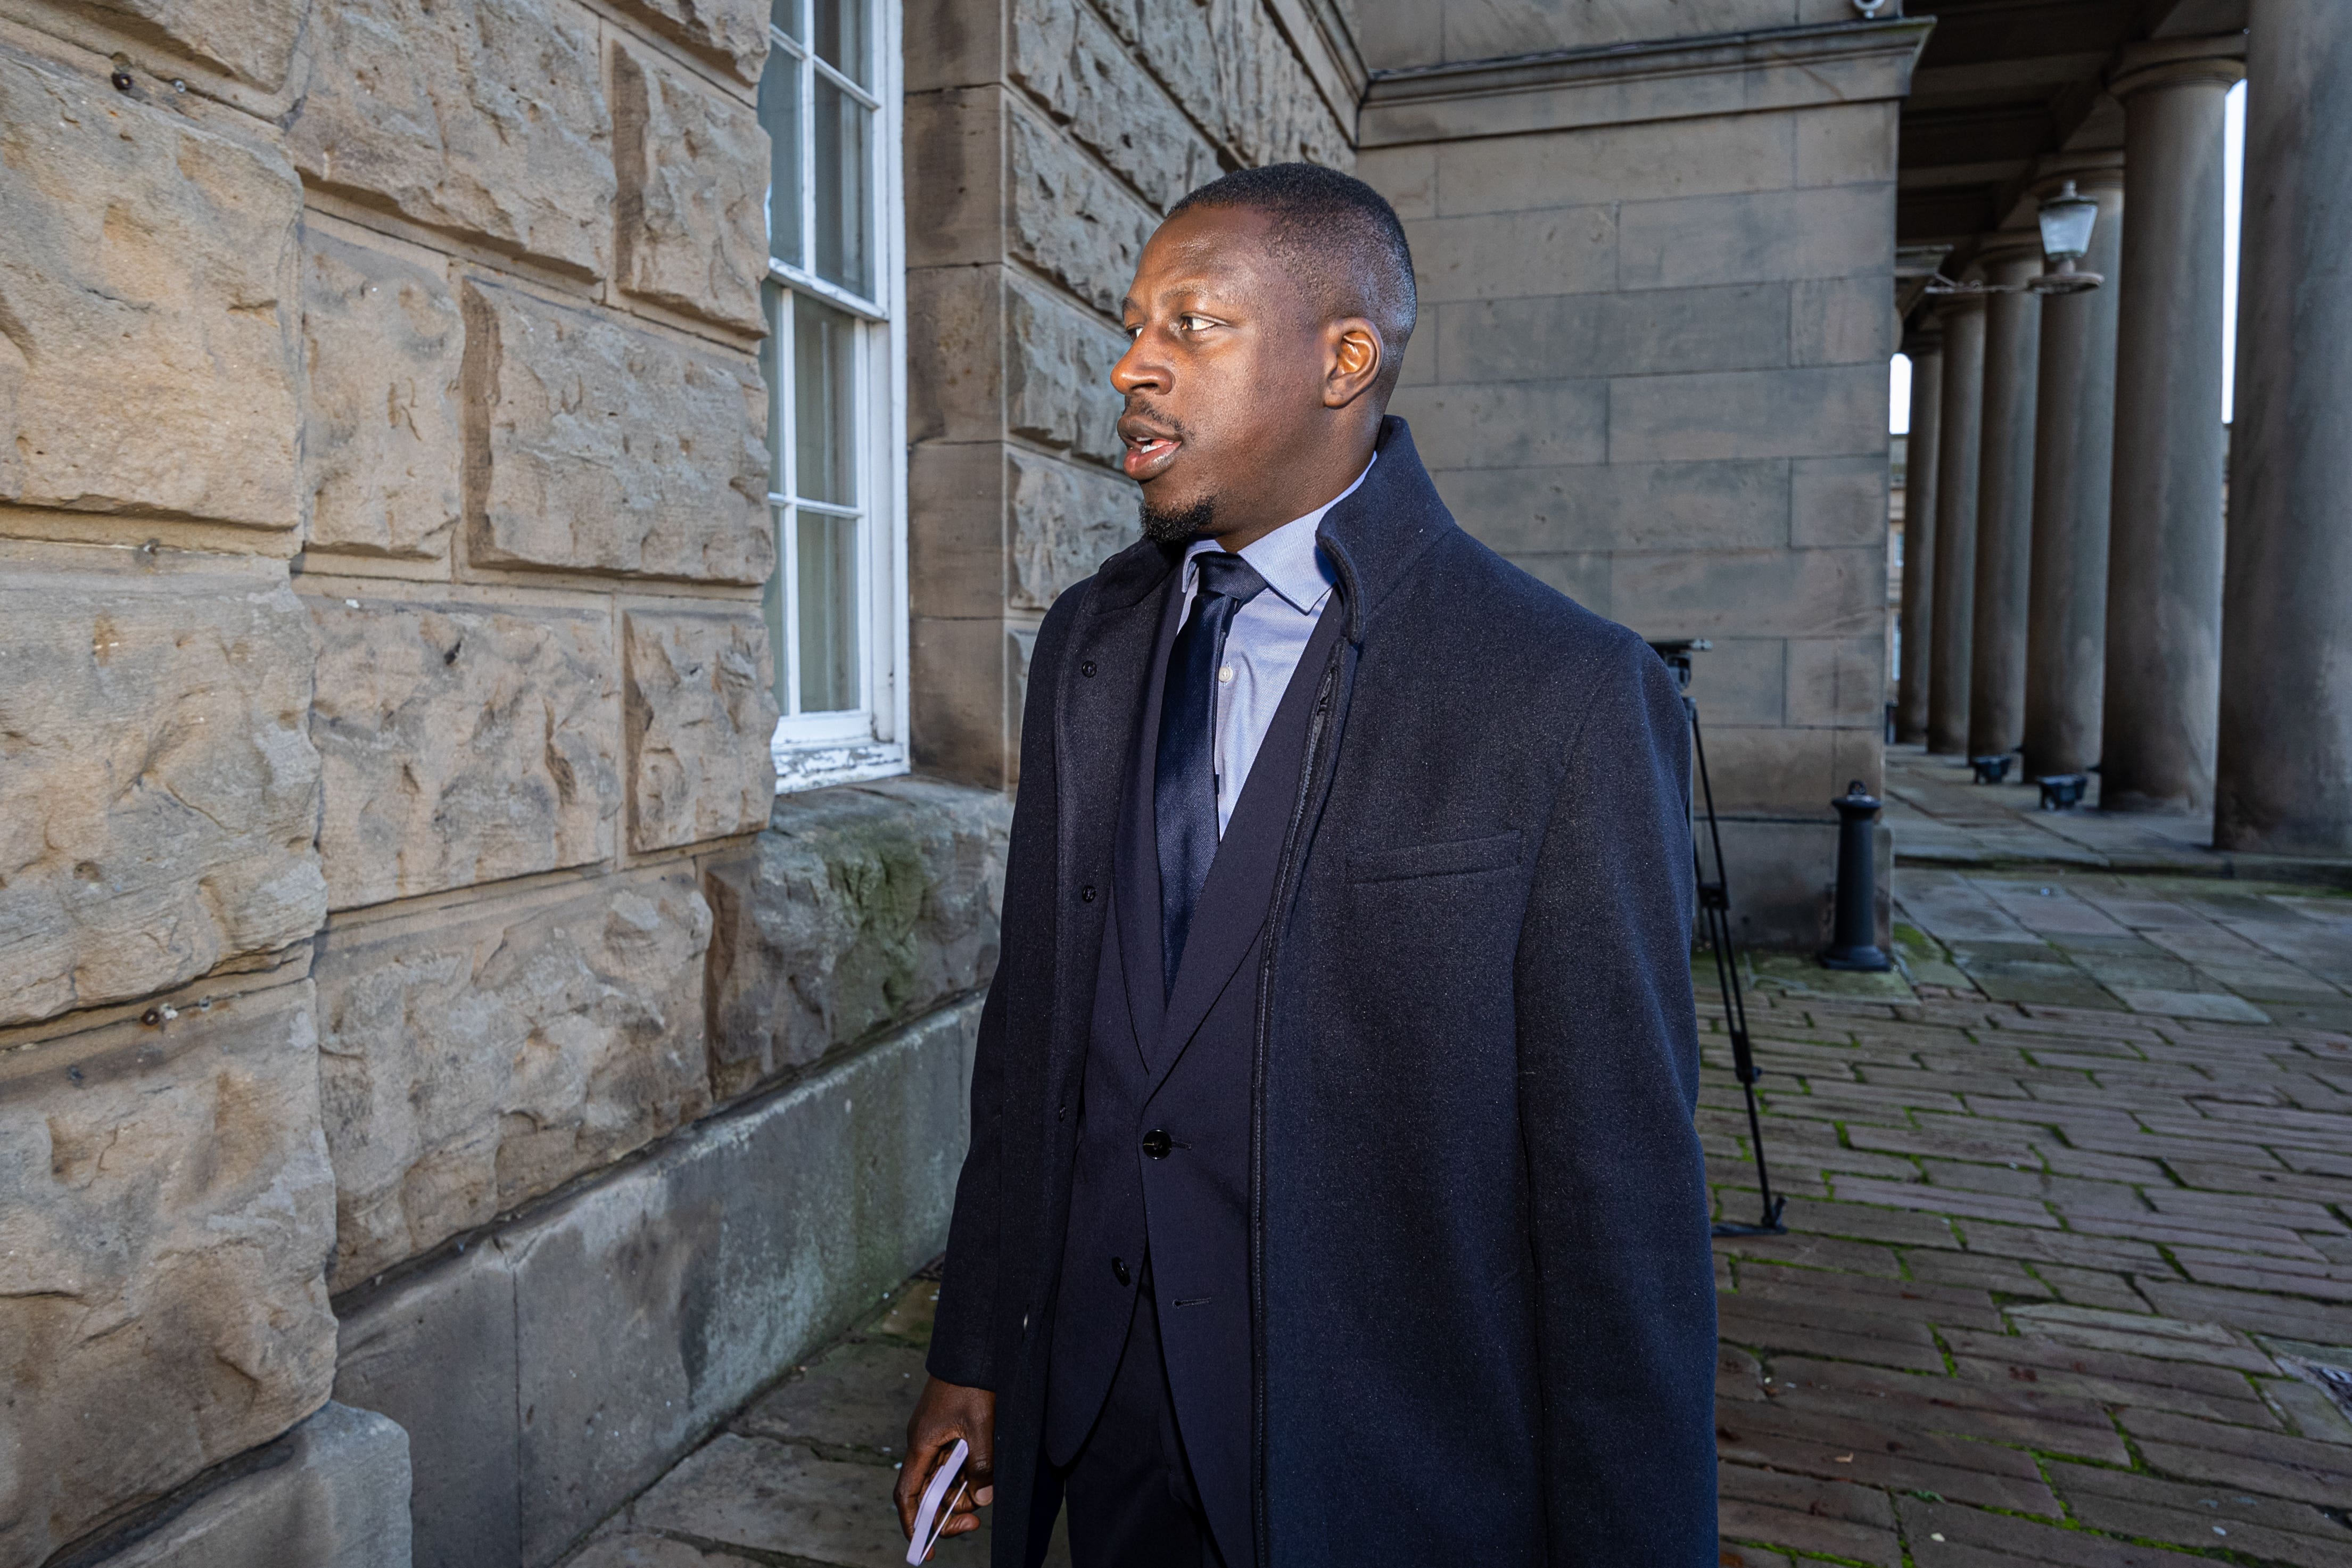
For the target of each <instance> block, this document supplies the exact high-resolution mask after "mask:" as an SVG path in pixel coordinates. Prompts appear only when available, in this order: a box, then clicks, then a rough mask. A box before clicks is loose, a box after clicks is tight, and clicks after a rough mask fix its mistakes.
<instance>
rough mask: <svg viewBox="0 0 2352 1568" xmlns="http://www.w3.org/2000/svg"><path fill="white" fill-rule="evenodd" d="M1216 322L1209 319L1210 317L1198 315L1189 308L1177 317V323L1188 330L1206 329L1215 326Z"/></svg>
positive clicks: (1184, 329)
mask: <svg viewBox="0 0 2352 1568" xmlns="http://www.w3.org/2000/svg"><path fill="white" fill-rule="evenodd" d="M1216 324H1217V323H1216V322H1214V321H1211V320H1209V318H1208V317H1206V316H1197V315H1194V314H1193V313H1192V312H1191V311H1189V310H1188V311H1186V312H1185V313H1184V314H1182V315H1181V316H1179V317H1177V318H1176V325H1177V326H1178V327H1179V328H1181V329H1182V330H1183V331H1188V332H1199V331H1207V330H1208V329H1209V328H1211V327H1213V326H1215V325H1216Z"/></svg>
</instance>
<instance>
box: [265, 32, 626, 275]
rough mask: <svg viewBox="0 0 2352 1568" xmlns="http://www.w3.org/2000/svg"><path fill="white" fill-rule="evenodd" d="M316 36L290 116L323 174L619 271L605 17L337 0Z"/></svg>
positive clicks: (291, 145)
mask: <svg viewBox="0 0 2352 1568" xmlns="http://www.w3.org/2000/svg"><path fill="white" fill-rule="evenodd" d="M309 37H310V47H311V51H312V60H311V65H310V77H309V80H308V81H307V82H306V83H305V84H304V87H303V89H302V91H301V93H300V94H299V96H298V97H297V98H296V100H295V101H294V107H293V109H292V110H291V111H290V112H289V116H288V118H287V121H286V148H287V152H288V153H289V155H290V156H291V157H292V158H293V160H294V165H295V167H297V168H299V169H300V170H301V171H302V173H303V174H304V175H305V176H306V177H307V178H309V179H310V180H312V181H314V182H316V183H318V184H322V185H328V186H331V187H334V188H337V189H341V190H348V191H353V192H357V193H359V194H360V195H363V196H367V197H372V198H375V199H379V200H383V201H387V202H390V203H391V204H392V205H393V207H394V210H396V211H398V212H399V213H400V214H401V215H402V216H405V217H410V218H414V219H415V220H416V221H417V222H419V223H423V224H430V225H432V226H435V227H438V228H447V229H454V230H457V232H459V233H462V234H465V235H467V236H470V237H474V238H477V239H480V240H484V241H487V242H488V243H489V244H491V245H494V246H498V247H502V248H505V249H508V250H512V251H515V252H517V253H519V254H522V255H526V256H532V257H537V258H541V259H542V260H546V261H550V262H553V263H555V264H557V265H559V266H562V267H566V268H572V270H574V271H577V272H581V273H583V274H585V275H587V276H590V277H594V278H602V277H604V275H605V274H606V273H607V272H608V271H610V270H611V268H610V254H609V253H610V249H611V245H610V237H611V234H612V207H613V189H614V175H613V119H612V110H611V108H610V106H609V105H607V104H606V102H605V100H604V72H603V70H602V69H601V68H600V66H599V63H598V61H597V58H596V20H595V17H594V16H593V15H592V14H591V13H590V12H588V11H586V10H584V9H575V8H574V6H573V5H572V4H571V0H336V3H334V4H331V5H320V6H318V7H317V9H316V10H315V11H314V12H313V13H312V16H311V22H310V29H309ZM526 84H528V86H526Z"/></svg>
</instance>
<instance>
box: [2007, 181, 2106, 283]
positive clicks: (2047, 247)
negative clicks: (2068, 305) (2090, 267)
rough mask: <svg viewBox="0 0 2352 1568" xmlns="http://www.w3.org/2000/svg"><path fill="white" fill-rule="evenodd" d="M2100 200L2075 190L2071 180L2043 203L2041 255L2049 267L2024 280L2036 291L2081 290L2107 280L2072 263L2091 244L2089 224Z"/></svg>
mask: <svg viewBox="0 0 2352 1568" xmlns="http://www.w3.org/2000/svg"><path fill="white" fill-rule="evenodd" d="M2098 218H2099V204H2098V203H2096V202H2095V201H2093V200H2092V199H2091V198H2090V197H2088V196H2085V195H2076V194H2075V191H2074V181H2072V180H2069V181H2067V182H2066V184H2065V188H2064V189H2063V190H2061V191H2060V192H2059V193H2058V194H2057V195H2054V196H2052V197H2050V198H2049V199H2048V200H2047V201H2044V202H2043V203H2042V212H2041V219H2042V258H2043V259H2044V260H2045V261H2047V262H2048V264H2049V270H2048V271H2046V272H2044V273H2042V276H2041V277H2039V278H2036V279H2033V280H2032V281H2031V282H2029V283H2028V284H2026V287H2027V288H2029V289H2032V290H2033V291H2034V292H2035V293H2037V294H2080V293H2082V292H2083V291H2084V289H2095V288H2097V287H2098V286H2099V285H2100V284H2102V283H2104V282H2105V281H2106V279H2104V278H2102V277H2100V276H2099V275H2098V274H2097V273H2095V272H2077V271H2075V270H2074V263H2075V262H2077V261H2079V260H2080V259H2082V258H2083V256H2084V253H2085V252H2087V251H2088V250H2089V249H2090V248H2091V226H2092V225H2093V224H2095V223H2096V222H2097V221H2098Z"/></svg>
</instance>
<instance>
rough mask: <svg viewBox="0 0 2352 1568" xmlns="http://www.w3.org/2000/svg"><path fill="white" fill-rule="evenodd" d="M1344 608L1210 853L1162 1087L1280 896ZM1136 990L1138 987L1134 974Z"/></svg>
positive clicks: (1316, 646) (1327, 621)
mask: <svg viewBox="0 0 2352 1568" xmlns="http://www.w3.org/2000/svg"><path fill="white" fill-rule="evenodd" d="M1345 622H1346V612H1345V611H1344V610H1343V609H1342V608H1341V607H1340V605H1339V599H1338V596H1337V595H1334V596H1333V597H1332V598H1331V599H1330V600H1329V601H1328V602H1327V603H1326V604H1325V605H1324V607H1323V614H1322V616H1321V617H1320V618H1319V619H1318V620H1317V622H1316V623H1315V632H1314V635H1313V636H1312V637H1308V638H1307V650H1306V651H1305V652H1304V653H1303V654H1301V655H1300V656H1299V659H1298V668H1297V670H1296V671H1295V672H1294V673H1293V674H1292V675H1291V678H1290V685H1289V686H1288V688H1287V689H1285V690H1284V692H1283V694H1282V701H1281V702H1280V703H1279V704H1278V705H1277V706H1276V709H1275V710H1274V721H1273V723H1271V724H1269V725H1268V726H1267V727H1266V732H1265V742H1264V743H1263V744H1261V745H1260V746H1259V747H1258V753H1257V760H1256V761H1255V763H1253V764H1252V765H1251V767H1250V773H1249V779H1248V782H1246V783H1245V784H1243V785H1242V795H1241V799H1239V800H1237V801H1235V802H1234V815H1233V820H1232V821H1230V822H1228V823H1227V824H1226V825H1225V836H1224V837H1223V839H1222V840H1220V841H1219V843H1218V845H1217V857H1216V858H1215V859H1213V860H1212V861H1210V862H1209V875H1208V879H1207V880H1206V881H1204V882H1203V883H1202V886H1201V900H1200V902H1199V903H1198V904H1196V905H1194V906H1193V910H1192V936H1191V938H1190V940H1188V941H1187V942H1186V943H1185V944H1184V957H1183V959H1182V961H1181V963H1179V964H1178V965H1177V969H1176V988H1175V990H1174V991H1173V992H1171V994H1170V995H1169V998H1168V1016H1167V1018H1166V1020H1165V1022H1164V1023H1163V1024H1162V1025H1161V1026H1160V1035H1159V1045H1158V1048H1157V1049H1156V1050H1154V1051H1153V1052H1151V1053H1150V1066H1151V1068H1152V1074H1153V1079H1154V1080H1155V1081H1154V1087H1155V1088H1156V1087H1157V1084H1158V1082H1159V1081H1160V1080H1164V1079H1166V1078H1167V1076H1168V1073H1169V1070H1170V1069H1171V1068H1173V1067H1174V1066H1175V1065H1176V1060H1177V1058H1179V1057H1181V1056H1182V1055H1183V1054H1184V1047H1186V1046H1187V1045H1189V1044H1190V1043H1191V1042H1192V1037H1193V1035H1194V1034H1195V1033H1197V1032H1198V1031H1199V1029H1200V1027H1201V1021H1202V1019H1203V1018H1206V1017H1207V1016H1208V1015H1209V1009H1210V1008H1211V1007H1213V1006H1214V1005H1216V1001H1217V998H1218V997H1219V996H1220V995H1222V994H1223V992H1224V989H1225V987H1226V986H1227V985H1228V984H1231V983H1232V981H1233V978H1234V971H1235V970H1236V969H1238V968H1239V967H1240V965H1241V962H1242V960H1243V958H1244V957H1245V956H1246V955H1247V954H1248V952H1249V951H1250V949H1251V947H1252V946H1254V945H1255V943H1256V942H1257V938H1258V933H1259V932H1260V931H1261V930H1263V929H1264V927H1265V916H1266V909H1267V904H1268V901H1269V900H1271V899H1272V897H1273V895H1274V879H1275V873H1276V870H1277V869H1278V868H1279V865H1280V861H1281V858H1282V837H1283V834H1284V832H1285V831H1286V829H1287V828H1288V827H1289V826H1290V808H1291V805H1292V803H1293V801H1294V799H1295V797H1296V795H1297V787H1298V773H1299V770H1300V769H1301V768H1302V767H1304V766H1305V765H1306V760H1307V759H1306V751H1307V719H1308V717H1309V715H1311V714H1312V713H1313V711H1314V708H1315V694H1316V688H1317V687H1318V685H1320V684H1321V682H1322V679H1323V668H1324V666H1325V665H1326V664H1327V663H1328V662H1329V660H1330V657H1331V649H1332V647H1333V645H1334V644H1336V643H1337V642H1338V641H1339V636H1340V632H1341V629H1342V627H1343V626H1344V625H1345ZM1128 989H1129V992H1130V993H1131V992H1132V991H1133V990H1134V989H1135V987H1134V984H1133V983H1132V981H1131V980H1130V983H1129V986H1128Z"/></svg>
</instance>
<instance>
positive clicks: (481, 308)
mask: <svg viewBox="0 0 2352 1568" xmlns="http://www.w3.org/2000/svg"><path fill="white" fill-rule="evenodd" d="M465 311H466V367H465V398H466V412H465V422H466V518H467V548H468V553H469V556H470V559H471V560H472V561H473V562H474V563H477V564H490V565H506V566H526V567H530V566H536V567H549V568H565V569H570V570H572V571H580V572H622V573H630V574H636V575H641V576H652V577H683V578H692V579H700V580H705V581H712V582H722V583H744V584H754V583H764V582H766V581H767V578H768V574H769V573H770V572H772V571H773V570H774V569H775V563H776V542H775V535H774V532H773V531H772V529H771V528H770V527H769V526H768V521H767V495H768V445H767V437H766V431H767V412H766V405H767V391H766V387H765V385H764V384H763V383H762V382H761V378H760V373H759V368H758V366H757V365H756V364H755V363H753V362H752V361H751V360H750V359H748V358H745V359H738V358H735V357H733V356H730V355H722V354H719V353H715V352H712V351H708V350H701V349H694V348H688V347H687V346H685V345H684V344H683V343H681V342H677V340H675V339H672V338H667V337H660V336H656V335H655V334H653V333H651V332H647V331H637V330H635V329H633V328H629V327H625V326H623V325H621V324H620V323H619V321H616V320H615V319H614V318H612V317H610V316H607V315H604V314H603V313H602V312H598V311H592V310H570V309H566V308H564V307H562V306H557V305H551V304H548V303H546V302H545V301H543V300H537V299H534V298H532V297H530V295H527V294H523V293H520V292H519V291H517V290H515V289H509V288H505V287H503V286H500V285H498V284H491V283H483V282H478V281H468V282H467V285H466V291H465Z"/></svg>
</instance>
